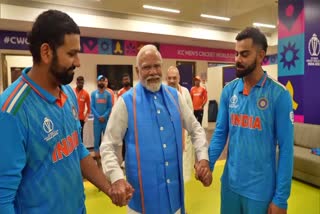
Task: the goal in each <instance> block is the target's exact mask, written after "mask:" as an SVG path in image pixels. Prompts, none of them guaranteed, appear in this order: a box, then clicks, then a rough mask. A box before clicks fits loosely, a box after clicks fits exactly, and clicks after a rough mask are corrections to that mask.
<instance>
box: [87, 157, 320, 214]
mask: <svg viewBox="0 0 320 214" xmlns="http://www.w3.org/2000/svg"><path fill="white" fill-rule="evenodd" d="M223 165H224V162H223V161H220V162H219V163H217V164H216V166H215V171H214V173H213V177H214V178H213V179H214V180H213V183H212V185H211V186H210V187H209V188H205V187H203V186H202V184H201V183H199V182H198V181H196V180H195V179H192V180H191V181H190V182H188V183H187V184H186V207H187V212H188V214H218V213H220V177H221V174H222V170H223ZM84 185H85V192H86V197H87V198H86V206H87V213H88V214H105V213H108V214H110V213H111V214H125V213H126V210H127V209H126V208H125V207H124V208H119V207H116V206H114V205H113V204H112V203H111V200H110V199H109V198H107V197H106V196H105V195H104V194H103V193H101V192H98V190H97V188H95V187H94V186H93V185H92V184H91V183H89V182H84ZM288 214H320V189H319V188H315V187H312V186H309V185H307V184H304V183H302V182H299V181H296V180H293V182H292V190H291V196H290V198H289V210H288Z"/></svg>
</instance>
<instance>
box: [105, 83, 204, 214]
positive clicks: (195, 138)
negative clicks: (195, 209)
mask: <svg viewBox="0 0 320 214" xmlns="http://www.w3.org/2000/svg"><path fill="white" fill-rule="evenodd" d="M186 90H187V91H188V89H186ZM178 97H179V106H180V111H181V116H182V126H183V127H184V128H185V129H186V130H188V132H189V133H190V136H191V137H190V138H191V141H192V142H193V146H194V148H195V154H196V156H197V159H198V160H202V159H205V160H208V142H207V140H206V135H205V131H204V130H203V128H202V127H201V126H200V124H199V123H198V121H197V120H196V118H195V117H194V115H193V112H192V111H191V110H190V108H189V107H188V106H189V104H188V105H187V103H186V101H185V100H184V99H183V98H182V95H181V94H180V93H178ZM127 127H128V112H127V108H126V105H125V102H124V100H123V98H122V97H119V99H118V100H117V102H116V103H115V105H114V107H113V109H112V113H111V115H110V119H109V121H108V125H107V129H106V132H105V134H104V137H103V140H102V142H101V146H100V154H101V163H102V168H103V171H104V173H105V174H106V176H107V177H108V178H109V179H110V180H111V183H114V182H115V181H117V180H119V179H123V178H124V174H123V171H122V169H121V168H120V160H121V149H122V143H123V142H122V139H123V137H124V135H125V132H126V130H127ZM128 213H136V212H135V211H133V210H132V209H130V208H129V207H128ZM177 213H180V210H178V211H177Z"/></svg>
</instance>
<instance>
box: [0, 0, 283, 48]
mask: <svg viewBox="0 0 320 214" xmlns="http://www.w3.org/2000/svg"><path fill="white" fill-rule="evenodd" d="M0 3H5V4H14V5H21V6H33V7H39V8H52V7H55V8H56V9H59V7H61V8H68V10H73V11H81V12H85V13H87V14H98V15H104V16H113V17H119V18H128V19H130V18H135V19H140V20H145V19H152V20H155V19H156V20H158V21H159V22H167V23H174V24H175V25H185V26H194V25H197V26H202V27H206V28H209V29H218V30H221V31H230V32H238V31H240V30H241V29H243V28H244V27H246V26H252V23H253V22H261V23H266V24H273V25H276V24H277V19H278V3H277V1H275V0H54V1H52V0H0ZM144 4H148V5H152V6H159V7H167V8H172V9H177V10H180V11H181V13H180V14H171V13H165V12H158V11H152V10H147V9H144V8H143V7H142V5H144ZM201 13H205V14H210V15H217V16H226V17H230V18H231V20H230V21H229V22H225V21H219V20H211V19H207V18H202V17H200V14H201ZM15 24H17V25H21V28H20V29H21V30H24V28H29V27H30V24H27V25H26V24H25V23H22V24H21V23H20V24H19V23H15ZM10 26H12V25H11V24H9V25H8V23H7V22H6V23H3V20H2V21H1V22H0V28H2V29H3V28H10ZM9 30H10V29H9ZM27 30H28V29H27ZM261 30H262V31H264V32H265V33H266V34H268V35H271V34H272V33H274V32H276V31H277V28H276V29H267V28H265V29H263V28H261ZM82 34H83V35H86V36H100V35H101V34H103V36H107V37H109V38H118V39H128V38H130V37H131V39H132V38H133V37H137V36H138V37H139V38H141V40H143V41H156V40H159V41H157V42H166V43H168V42H169V43H177V44H188V43H190V42H192V43H193V44H196V45H199V46H210V47H218V48H219V47H224V48H226V46H227V47H228V45H230V44H228V43H220V44H218V43H214V42H212V41H206V40H200V39H190V38H183V37H174V36H161V38H160V39H159V35H152V34H147V33H138V34H135V35H134V36H133V34H132V32H125V31H123V32H122V31H112V30H111V31H110V30H108V31H105V30H103V29H85V28H84V29H82Z"/></svg>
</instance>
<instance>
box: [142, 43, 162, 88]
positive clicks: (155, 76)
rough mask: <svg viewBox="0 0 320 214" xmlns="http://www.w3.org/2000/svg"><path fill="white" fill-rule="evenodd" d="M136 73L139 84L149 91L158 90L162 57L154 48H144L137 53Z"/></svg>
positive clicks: (160, 79) (160, 80)
mask: <svg viewBox="0 0 320 214" xmlns="http://www.w3.org/2000/svg"><path fill="white" fill-rule="evenodd" d="M152 47H153V46H152ZM138 57H139V58H138V65H137V67H136V70H137V74H138V76H139V80H140V82H141V84H142V85H143V86H144V87H146V89H148V90H149V91H152V92H156V91H159V89H160V86H161V82H162V70H161V65H162V58H161V55H160V53H159V52H158V51H157V50H156V49H151V48H150V49H145V50H143V52H142V53H140V54H138Z"/></svg>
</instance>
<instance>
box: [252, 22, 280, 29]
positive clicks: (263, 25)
mask: <svg viewBox="0 0 320 214" xmlns="http://www.w3.org/2000/svg"><path fill="white" fill-rule="evenodd" d="M253 26H256V27H267V28H276V26H275V25H269V24H263V23H258V22H254V23H253Z"/></svg>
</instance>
